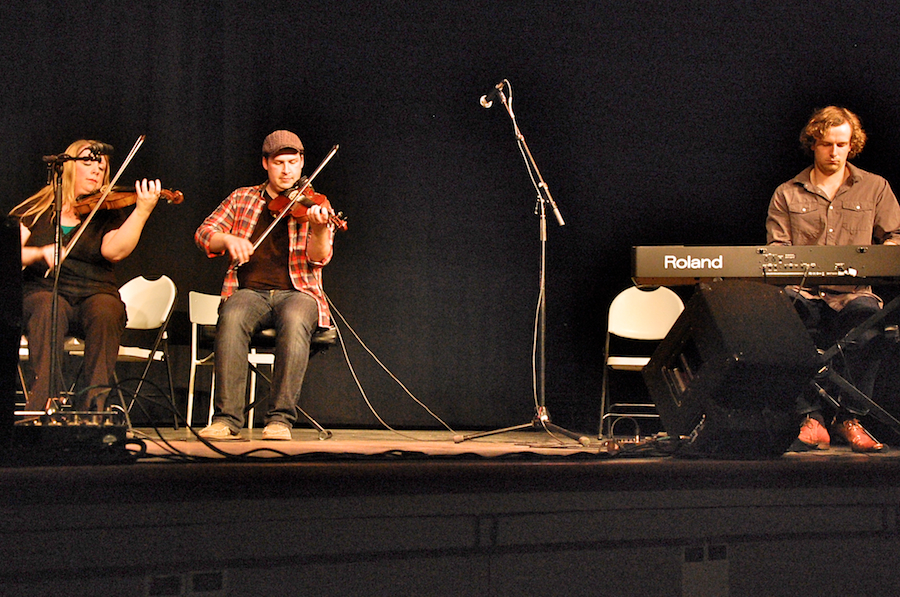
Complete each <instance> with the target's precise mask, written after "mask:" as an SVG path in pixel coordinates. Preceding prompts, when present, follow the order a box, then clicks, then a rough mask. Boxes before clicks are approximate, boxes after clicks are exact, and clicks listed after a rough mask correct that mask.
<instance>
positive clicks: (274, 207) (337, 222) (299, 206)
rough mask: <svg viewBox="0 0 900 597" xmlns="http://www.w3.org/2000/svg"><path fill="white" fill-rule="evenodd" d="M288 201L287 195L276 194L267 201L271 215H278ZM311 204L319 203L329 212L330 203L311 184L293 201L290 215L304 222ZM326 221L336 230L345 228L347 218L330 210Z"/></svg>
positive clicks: (307, 218) (307, 217)
mask: <svg viewBox="0 0 900 597" xmlns="http://www.w3.org/2000/svg"><path fill="white" fill-rule="evenodd" d="M290 191H291V189H288V190H287V191H286V192H290ZM290 202H291V199H290V198H289V197H287V196H285V195H278V196H277V197H275V198H274V199H272V200H271V201H269V211H270V212H272V215H273V216H278V214H280V213H281V212H282V211H284V208H286V207H287V206H288V204H289V203H290ZM313 205H321V206H322V207H325V208H327V209H328V210H329V212H331V203H330V202H329V201H328V198H327V197H326V196H325V195H323V194H322V193H317V192H315V191H314V190H313V188H312V187H311V186H307V187H306V188H305V189H303V195H302V196H301V197H300V198H299V199H297V200H296V201H295V202H294V206H293V207H292V208H291V211H290V216H291V217H292V218H294V219H295V220H297V221H298V222H306V221H308V220H309V216H308V214H307V213H306V212H308V211H309V208H310V207H312V206H313ZM328 223H329V224H333V225H334V227H335V228H337V229H338V230H347V220H345V219H344V214H343V213H334V212H331V214H330V215H329V216H328Z"/></svg>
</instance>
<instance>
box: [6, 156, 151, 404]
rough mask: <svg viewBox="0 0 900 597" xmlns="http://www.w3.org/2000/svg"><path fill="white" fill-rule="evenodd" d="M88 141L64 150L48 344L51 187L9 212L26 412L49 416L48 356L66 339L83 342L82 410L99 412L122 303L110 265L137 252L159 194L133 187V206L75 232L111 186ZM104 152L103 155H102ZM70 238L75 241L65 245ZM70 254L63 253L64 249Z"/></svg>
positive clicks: (146, 185) (103, 160) (143, 184)
mask: <svg viewBox="0 0 900 597" xmlns="http://www.w3.org/2000/svg"><path fill="white" fill-rule="evenodd" d="M98 147H105V148H108V147H109V146H106V145H104V144H102V143H98V142H96V141H90V140H84V139H82V140H79V141H75V142H74V143H72V144H71V145H69V147H68V148H67V149H66V153H65V155H66V156H72V158H71V159H69V160H67V161H65V162H64V163H63V164H62V177H61V179H62V183H61V184H62V189H61V195H62V208H61V211H60V224H61V234H62V237H61V238H62V242H61V244H62V245H63V246H62V247H61V248H60V262H61V263H60V266H59V276H58V278H59V283H58V298H57V322H58V323H57V336H56V339H55V341H54V340H53V339H52V337H51V336H52V334H51V330H52V301H53V286H54V275H53V272H52V271H51V273H50V275H46V274H47V271H48V269H50V270H53V269H54V268H55V256H56V243H55V240H56V209H55V207H54V204H55V193H56V181H55V180H54V181H53V182H51V184H48V185H47V186H45V187H44V188H42V189H41V190H40V191H38V192H37V193H35V194H34V195H32V196H31V197H29V198H28V199H26V200H25V201H23V202H22V203H20V204H19V205H17V206H16V207H14V208H13V209H12V211H11V212H10V215H11V216H13V217H15V218H17V219H18V220H19V226H20V229H21V240H22V266H23V271H22V282H23V286H22V294H23V316H24V317H23V333H24V334H25V336H26V337H27V338H28V349H29V356H30V359H31V363H32V369H33V371H34V376H35V378H34V384H33V386H32V388H31V392H30V394H29V399H28V403H27V404H26V407H25V408H26V410H34V411H40V410H46V409H47V408H48V405H49V402H50V399H51V398H57V397H58V396H51V391H53V390H58V389H59V382H57V383H56V384H54V385H51V383H50V361H51V350H52V349H55V350H56V352H57V355H56V356H57V362H59V363H61V362H62V347H63V342H64V337H65V336H66V335H71V334H77V335H79V336H83V337H84V370H85V372H86V376H87V383H88V385H89V390H88V392H87V393H86V396H85V398H84V399H83V400H82V403H81V404H76V405H75V406H76V407H79V409H83V410H90V409H97V410H104V408H105V401H106V396H107V394H108V393H109V387H110V382H111V380H112V379H113V376H114V370H115V365H116V358H117V356H118V351H119V342H120V340H121V337H122V333H123V332H124V330H125V304H124V303H123V302H122V300H121V298H120V297H119V290H118V285H117V283H116V278H115V273H114V265H115V264H116V263H117V262H119V261H121V260H122V259H125V258H126V257H128V256H129V255H130V254H131V253H132V251H134V249H135V247H136V246H137V243H138V241H139V240H140V237H141V232H142V231H143V229H144V225H145V224H146V222H147V219H148V218H149V217H150V213H151V212H152V211H153V209H154V208H155V207H156V203H157V200H158V199H159V194H160V182H159V180H154V181H148V180H146V179H144V180H143V181H138V182H136V183H135V195H136V199H135V208H134V209H133V210H132V211H131V213H128V214H126V213H125V211H124V210H121V209H105V210H100V211H98V212H97V213H96V214H95V215H94V217H93V218H91V220H90V221H89V222H88V223H87V225H86V226H85V227H84V230H83V231H82V232H80V233H79V232H78V230H79V228H80V227H81V224H82V220H83V219H84V220H86V219H87V217H86V216H82V215H80V214H79V213H78V212H77V211H76V210H75V208H74V206H75V205H76V202H77V200H78V199H79V198H80V197H83V196H86V195H90V194H92V193H95V192H96V191H98V190H99V189H101V187H103V186H104V185H107V184H108V183H109V160H108V157H107V156H106V155H101V154H100V152H99V151H98V149H97V148H98ZM106 151H108V149H106ZM73 237H77V242H75V244H74V245H70V244H69V242H70V240H71V239H72V238H73ZM66 249H68V251H66Z"/></svg>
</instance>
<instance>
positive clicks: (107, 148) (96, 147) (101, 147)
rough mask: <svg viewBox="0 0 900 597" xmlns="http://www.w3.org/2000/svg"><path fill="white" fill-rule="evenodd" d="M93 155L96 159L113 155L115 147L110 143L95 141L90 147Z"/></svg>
mask: <svg viewBox="0 0 900 597" xmlns="http://www.w3.org/2000/svg"><path fill="white" fill-rule="evenodd" d="M90 148H91V155H92V156H95V157H99V156H101V155H112V154H113V151H115V150H114V149H113V146H112V145H110V144H108V143H101V142H100V141H94V142H92V143H91V145H90Z"/></svg>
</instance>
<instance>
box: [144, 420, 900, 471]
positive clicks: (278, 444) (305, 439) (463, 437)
mask: <svg viewBox="0 0 900 597" xmlns="http://www.w3.org/2000/svg"><path fill="white" fill-rule="evenodd" d="M199 429H200V428H199V427H198V428H194V429H187V428H181V429H178V430H175V429H172V428H163V429H153V428H146V427H144V428H136V429H134V430H133V432H132V433H130V434H129V437H130V438H131V439H130V440H129V441H133V442H140V443H143V445H144V446H145V448H146V453H144V454H140V455H139V460H148V461H153V460H168V459H176V460H178V459H181V458H184V459H187V460H191V459H197V460H204V461H205V460H212V461H215V460H219V459H224V460H235V459H237V460H242V461H243V460H248V459H260V460H271V459H276V460H278V459H282V460H288V461H301V460H302V461H315V460H322V461H328V460H333V459H335V458H339V459H342V460H352V459H354V458H360V459H362V460H377V459H379V458H380V459H386V460H392V461H396V460H400V459H404V458H408V459H440V460H460V461H467V460H472V459H479V460H491V459H499V460H506V461H511V460H515V459H522V460H529V461H541V460H547V461H553V460H571V461H581V462H602V461H610V462H612V461H626V460H627V461H630V462H634V463H636V464H640V463H641V462H646V461H648V460H658V459H671V460H677V461H679V462H691V461H696V460H697V459H696V458H689V459H686V460H685V459H683V458H682V457H680V456H677V455H675V454H676V452H677V448H678V446H677V445H675V444H674V442H673V441H672V440H671V439H670V438H668V437H666V436H665V435H660V436H651V437H643V438H640V440H639V441H636V440H635V438H617V441H616V442H615V443H611V442H610V441H608V440H606V439H601V438H598V437H597V436H585V435H583V436H579V437H578V438H577V440H576V439H574V438H570V437H567V436H564V435H560V434H558V433H553V432H551V431H546V430H543V429H526V430H514V431H500V432H485V431H462V432H460V431H454V432H451V431H435V430H421V429H419V430H379V429H329V430H327V433H328V436H327V437H326V436H325V435H324V434H322V433H320V432H318V431H317V430H315V429H311V428H295V429H293V430H292V432H291V435H292V440H291V441H271V440H263V439H262V429H259V428H255V429H246V428H245V429H243V430H242V432H241V434H242V436H243V438H244V439H243V440H242V441H215V442H206V441H204V440H201V439H200V438H198V437H197V436H196V432H197V431H199ZM130 448H131V449H132V450H135V448H136V446H135V445H131V446H130ZM737 456H738V457H737V458H734V457H729V458H724V459H715V460H725V461H734V460H751V461H753V460H761V461H762V462H771V461H772V460H771V459H768V458H766V459H757V458H742V457H741V455H740V454H738V455H737ZM869 458H871V459H875V460H876V461H898V460H900V449H892V448H891V447H890V446H888V447H887V448H886V449H885V450H884V451H882V452H879V453H873V454H855V453H853V452H852V451H851V450H850V448H849V446H845V445H832V446H831V447H829V448H827V449H822V450H815V451H810V452H792V451H787V452H785V453H784V454H783V455H782V456H781V457H779V458H778V460H782V459H783V460H785V461H786V462H797V463H798V464H799V463H802V462H804V461H810V460H816V461H817V462H821V461H834V462H841V461H845V460H847V459H850V460H851V461H854V462H855V461H859V460H860V459H869Z"/></svg>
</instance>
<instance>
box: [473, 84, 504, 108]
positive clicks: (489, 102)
mask: <svg viewBox="0 0 900 597" xmlns="http://www.w3.org/2000/svg"><path fill="white" fill-rule="evenodd" d="M502 90H503V81H500V82H499V83H497V84H496V85H494V88H493V89H491V90H490V91H489V92H488V93H486V94H485V95H482V96H481V99H480V100H478V101H479V103H480V104H481V107H482V108H490V107H491V106H493V105H494V98H496V97H497V94H498V93H500V92H501V91H502Z"/></svg>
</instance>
